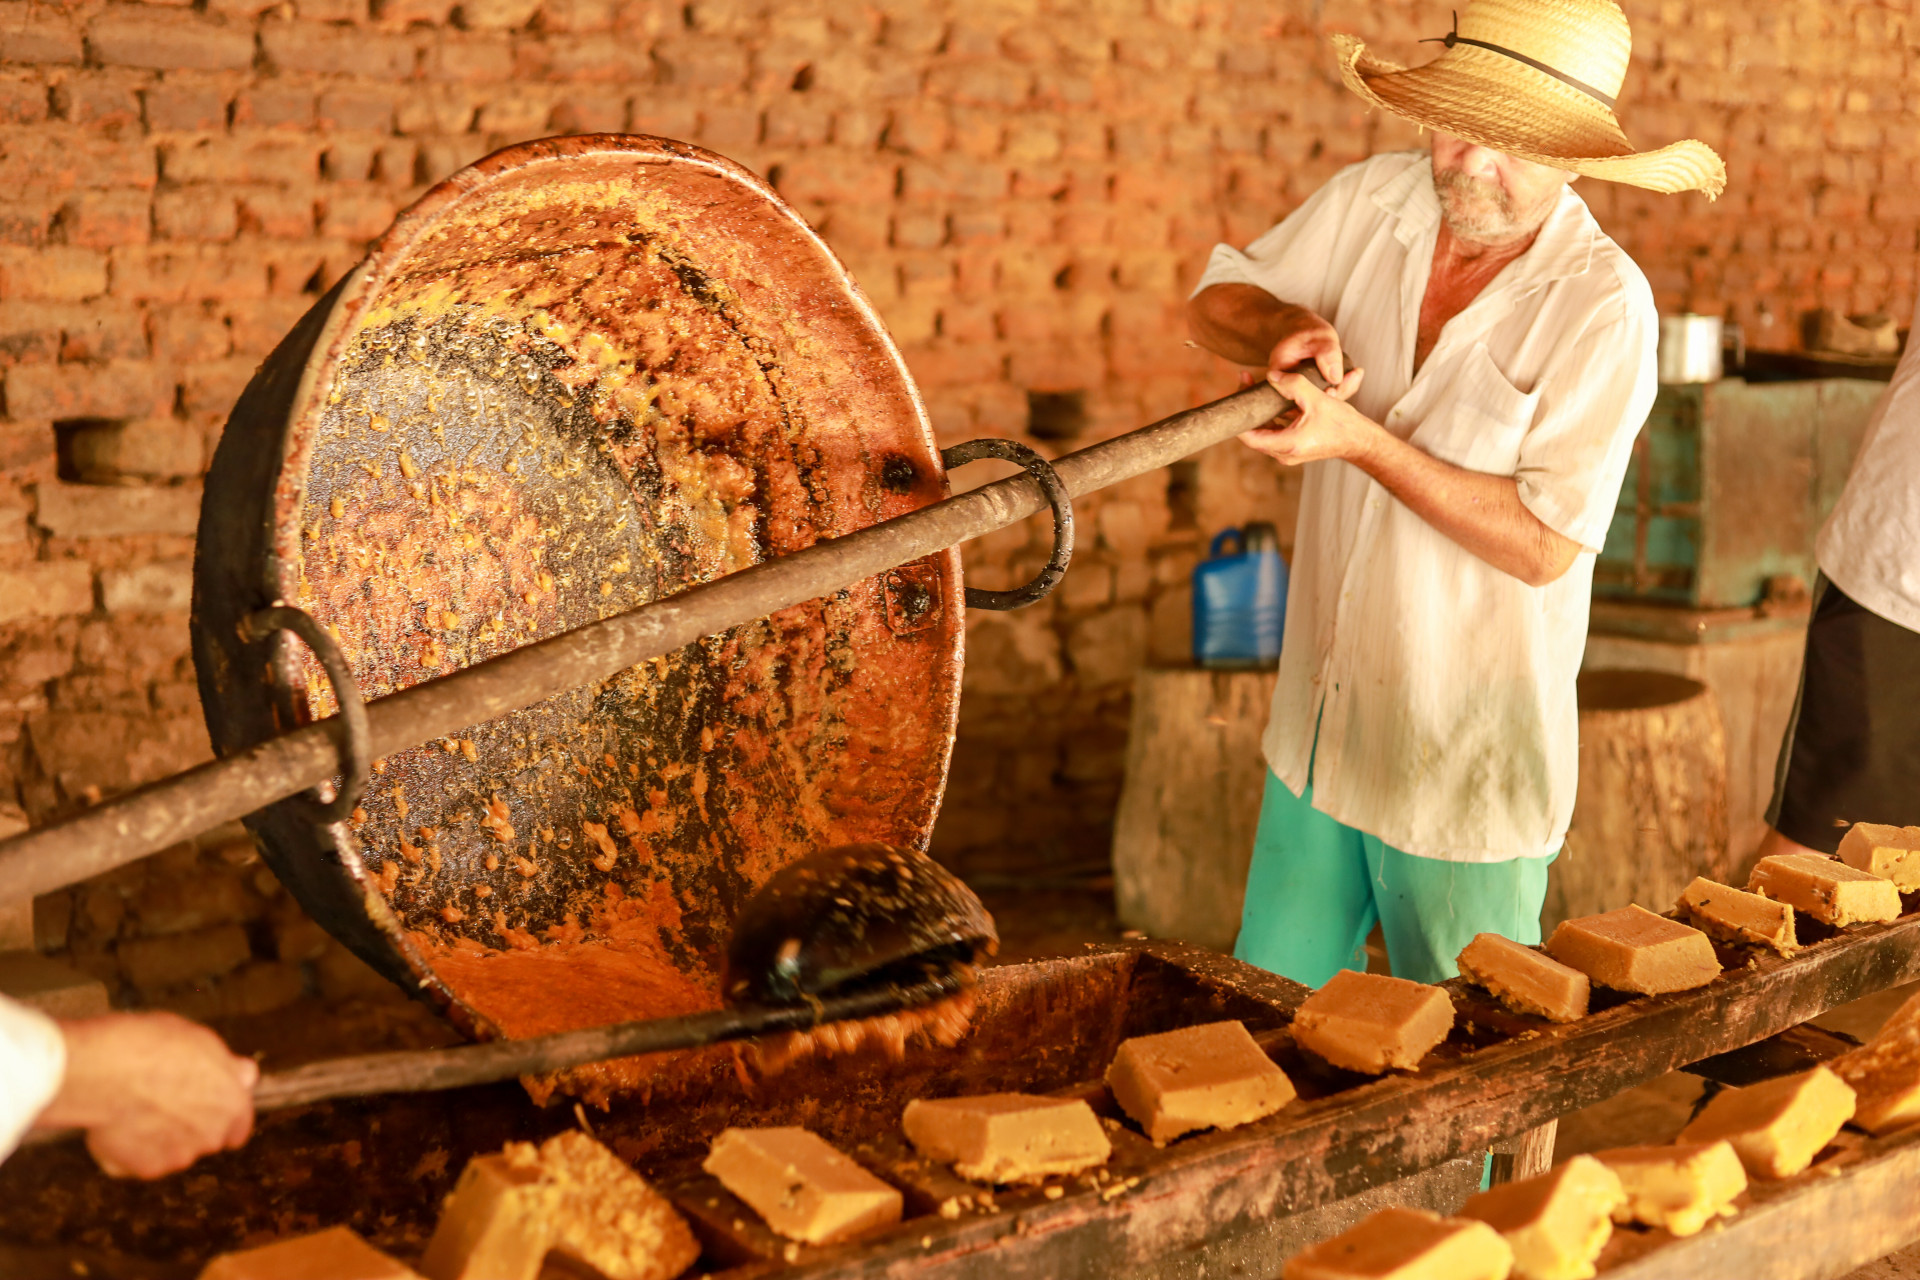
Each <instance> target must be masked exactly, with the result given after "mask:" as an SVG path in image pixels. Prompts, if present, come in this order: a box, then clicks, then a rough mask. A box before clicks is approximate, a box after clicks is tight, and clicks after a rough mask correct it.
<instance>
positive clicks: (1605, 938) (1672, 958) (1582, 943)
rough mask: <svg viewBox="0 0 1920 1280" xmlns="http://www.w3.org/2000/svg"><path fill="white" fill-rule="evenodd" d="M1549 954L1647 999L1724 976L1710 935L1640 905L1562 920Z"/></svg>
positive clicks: (1549, 943)
mask: <svg viewBox="0 0 1920 1280" xmlns="http://www.w3.org/2000/svg"><path fill="white" fill-rule="evenodd" d="M1547 952H1548V954H1550V955H1551V956H1553V958H1554V959H1556V960H1559V961H1561V962H1562V963H1563V964H1569V965H1572V966H1573V967H1574V968H1576V969H1578V970H1580V972H1582V973H1584V974H1586V975H1587V976H1588V977H1589V978H1592V979H1593V980H1594V981H1595V982H1597V983H1599V984H1600V985H1601V986H1603V987H1612V988H1613V989H1614V990H1615V991H1636V992H1639V993H1640V994H1642V995H1659V994H1660V993H1662V992H1666V991H1686V990H1690V989H1691V988H1693V987H1703V986H1705V985H1706V984H1707V983H1709V982H1712V981H1713V980H1714V979H1715V978H1717V977H1719V976H1720V962H1719V961H1718V960H1717V959H1715V958H1714V954H1713V943H1711V942H1709V941H1707V935H1706V934H1704V933H1702V932H1700V931H1699V930H1698V929H1692V928H1689V927H1687V926H1686V925H1684V924H1677V923H1675V922H1674V921H1672V920H1668V919H1666V918H1664V917H1662V916H1657V915H1655V914H1653V912H1651V911H1649V910H1647V909H1646V908H1645V907H1641V906H1631V907H1621V908H1620V909H1619V910H1618V911H1607V912H1604V913H1602V914H1600V915H1597V916H1583V917H1581V918H1580V919H1578V920H1567V921H1563V922H1562V923H1561V925H1560V927H1559V928H1557V929H1555V930H1554V931H1553V936H1552V937H1551V938H1549V939H1547Z"/></svg>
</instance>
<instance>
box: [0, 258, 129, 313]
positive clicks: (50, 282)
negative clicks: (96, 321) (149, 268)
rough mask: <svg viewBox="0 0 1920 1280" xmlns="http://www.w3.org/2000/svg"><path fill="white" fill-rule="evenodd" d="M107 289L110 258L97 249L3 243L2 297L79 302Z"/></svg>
mask: <svg viewBox="0 0 1920 1280" xmlns="http://www.w3.org/2000/svg"><path fill="white" fill-rule="evenodd" d="M106 291H107V258H106V255H105V254H103V253H101V252H100V251H99V250H97V249H80V248H47V249H27V248H21V247H18V246H14V245H0V297H5V298H46V299H49V300H52V301H56V302H78V301H80V300H81V299H83V298H92V297H96V296H98V295H100V294H102V293H105V292H106Z"/></svg>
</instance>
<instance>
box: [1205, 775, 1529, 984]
mask: <svg viewBox="0 0 1920 1280" xmlns="http://www.w3.org/2000/svg"><path fill="white" fill-rule="evenodd" d="M1312 801H1313V788H1312V786H1311V785H1309V786H1308V788H1307V793H1306V795H1304V796H1296V795H1294V794H1293V792H1291V791H1289V790H1288V789H1287V784H1286V783H1284V782H1282V781H1280V779H1278V778H1276V777H1274V776H1273V773H1272V772H1271V771H1268V773H1267V790H1266V796H1265V798H1264V799H1263V800H1262V801H1261V804H1260V826H1259V829H1258V831H1256V832H1255V834H1254V838H1253V865H1252V866H1251V867H1249V868H1248V870H1247V901H1246V905H1245V906H1244V907H1243V908H1242V909H1241V914H1240V940H1239V941H1238V942H1237V943H1235V944H1234V948H1233V954H1234V955H1236V956H1238V957H1239V958H1240V959H1242V960H1245V961H1246V962H1247V963H1249V964H1254V965H1258V966H1260V967H1261V968H1262V969H1266V970H1269V971H1271V972H1273V973H1277V974H1280V975H1281V976H1283V977H1287V978H1292V979H1293V980H1294V981H1295V982H1300V983H1304V984H1306V985H1307V986H1309V987H1316V988H1317V987H1320V986H1322V985H1324V984H1325V983H1326V981H1327V979H1329V978H1331V977H1332V976H1333V975H1334V974H1336V973H1338V972H1339V971H1340V970H1342V969H1365V968H1366V967H1367V962H1366V955H1365V947H1366V941H1367V934H1368V933H1370V932H1371V931H1372V930H1373V926H1374V924H1375V922H1376V921H1377V922H1378V923H1379V925H1380V931H1381V932H1382V933H1383V934H1385V935H1386V939H1387V958H1388V960H1389V961H1390V962H1391V964H1392V966H1393V972H1394V976H1395V977H1400V978H1411V979H1412V980H1413V981H1415V982H1440V981H1442V980H1444V979H1447V978H1451V977H1453V976H1455V974H1456V973H1458V970H1457V969H1456V968H1455V967H1454V959H1455V957H1457V956H1458V955H1459V954H1460V949H1461V948H1462V947H1464V946H1466V945H1467V944H1468V943H1469V942H1471V941H1473V936H1474V935H1475V934H1476V933H1498V934H1502V935H1504V936H1505V937H1509V938H1512V939H1513V940H1514V941H1515V942H1524V943H1527V944H1528V945H1532V944H1533V943H1536V942H1539V941H1540V905H1541V903H1543V902H1544V901H1546V896H1547V864H1548V863H1550V862H1552V861H1553V859H1552V858H1514V859H1511V860H1509V861H1507V862H1443V861H1441V860H1440V859H1438V858H1416V857H1414V856H1413V855H1412V854H1410V853H1402V852H1401V851H1400V850H1398V849H1395V848H1393V847H1392V846H1391V845H1388V844H1384V843H1382V842H1381V841H1380V839H1379V838H1378V837H1376V836H1370V835H1367V834H1366V833H1365V832H1362V831H1356V830H1354V829H1353V828H1352V827H1349V826H1346V825H1345V824H1343V823H1339V822H1335V821H1334V820H1333V819H1332V818H1329V817H1328V816H1327V815H1326V814H1324V813H1321V812H1320V811H1319V810H1318V809H1316V808H1314V807H1313V803H1312Z"/></svg>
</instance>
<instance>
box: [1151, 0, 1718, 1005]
mask: <svg viewBox="0 0 1920 1280" xmlns="http://www.w3.org/2000/svg"><path fill="white" fill-rule="evenodd" d="M1440 42H1441V43H1442V44H1444V45H1445V46H1446V49H1445V52H1443V53H1442V55H1441V56H1440V57H1439V58H1438V59H1437V60H1435V61H1434V62H1432V63H1429V64H1427V65H1425V66H1422V67H1419V68H1416V69H1414V70H1403V69H1401V68H1399V67H1397V66H1394V65H1393V64H1390V63H1385V62H1381V61H1379V60H1378V59H1375V58H1373V57H1371V56H1370V55H1368V53H1367V51H1366V48H1365V46H1364V45H1363V44H1361V43H1360V42H1359V41H1358V40H1355V39H1353V38H1351V37H1345V36H1337V37H1335V38H1334V46H1335V52H1336V54H1337V56H1338V58H1339V62H1340V67H1341V71H1342V73H1343V75H1344V77H1345V79H1346V83H1347V85H1348V86H1349V87H1350V88H1352V89H1353V90H1354V91H1355V92H1356V93H1358V94H1360V95H1361V96H1362V97H1363V98H1365V99H1367V100H1368V101H1369V102H1371V103H1372V104H1374V105H1375V106H1378V107H1382V108H1385V109H1386V110H1389V111H1392V112H1395V113H1396V114H1399V115H1402V116H1405V117H1406V118H1408V119H1411V120H1413V121H1415V122H1417V123H1418V124H1420V125H1422V126H1423V127H1425V128H1426V129H1428V130H1431V131H1432V143H1431V149H1430V152H1427V153H1421V152H1410V153H1400V154H1391V155H1380V156H1375V157H1374V158H1373V159H1371V160H1367V161H1365V162H1363V163H1361V164H1357V165H1354V166H1352V167H1351V168H1348V169H1346V170H1344V171H1343V172H1341V173H1339V174H1338V175H1336V176H1335V177H1334V178H1333V180H1332V181H1331V182H1329V183H1328V184H1327V186H1326V187H1324V188H1323V189H1321V190H1320V191H1319V192H1317V193H1316V194H1314V195H1313V196H1312V197H1311V198H1310V199H1309V200H1307V202H1306V203H1305V204H1303V205H1302V206H1301V207H1300V208H1299V209H1298V210H1296V211H1295V212H1294V213H1293V214H1292V215H1291V216H1290V217H1288V218H1287V220H1286V221H1284V222H1282V223H1281V224H1280V225H1279V226H1277V227H1275V228H1273V229H1272V230H1271V231H1269V232H1267V233H1266V234H1265V235H1263V236H1261V237H1260V238H1259V239H1257V240H1255V241H1254V242H1253V243H1252V244H1251V245H1249V246H1248V247H1247V248H1246V249H1245V251H1240V250H1236V249H1233V248H1231V247H1228V246H1226V245H1222V246H1219V247H1218V248H1216V249H1215V250H1214V253H1213V257H1212V260H1211V261H1210V262H1209V264H1208V266H1207V270H1206V273H1205V275H1204V276H1203V277H1202V278H1201V280H1200V283H1199V285H1198V287H1197V288H1196V289H1195V291H1194V295H1193V297H1192V300H1191V301H1190V303H1189V318H1190V323H1191V327H1192V331H1193V334H1194V336H1195V337H1196V338H1197V339H1198V340H1199V341H1200V342H1201V343H1202V344H1203V345H1205V346H1206V347H1208V348H1210V349H1211V350H1213V351H1215V352H1217V353H1219V354H1220V355H1223V356H1225V357H1227V358H1228V359H1230V360H1234V361H1237V362H1239V363H1241V364H1246V365H1253V366H1258V367H1264V368H1265V369H1267V370H1268V375H1267V376H1268V377H1269V378H1270V380H1271V381H1272V382H1273V384H1274V385H1275V386H1276V387H1277V388H1278V389H1279V390H1280V391H1281V392H1282V393H1283V394H1284V395H1286V396H1287V397H1288V399H1290V400H1291V401H1292V402H1293V404H1294V405H1295V406H1296V408H1295V409H1293V410H1291V411H1290V412H1289V413H1288V414H1287V415H1286V416H1285V417H1283V418H1282V419H1281V420H1280V421H1279V422H1278V423H1276V424H1275V425H1274V426H1271V427H1267V428H1263V429H1261V430H1259V431H1255V432H1252V433H1250V434H1249V435H1248V436H1247V437H1245V439H1246V442H1247V443H1248V444H1250V445H1252V446H1253V447H1254V448H1256V449H1259V450H1261V451H1262V452H1264V453H1267V454H1269V455H1271V456H1272V457H1273V458H1275V459H1277V460H1278V461H1279V462H1280V463H1281V464H1282V465H1287V466H1296V465H1297V466H1302V467H1303V468H1304V475H1303V487H1302V496H1301V507H1300V519H1299V526H1298V531H1297V534H1296V537H1295V564H1294V567H1293V579H1292V587H1291V590H1290V592H1289V598H1288V605H1287V625H1286V644H1285V649H1284V651H1283V652H1282V654H1281V658H1280V674H1279V682H1278V685H1277V687H1276V688H1275V690H1274V697H1273V709H1272V714H1271V719H1270V721H1269V724H1268V727H1267V731H1266V735H1265V738H1264V740H1263V748H1264V752H1265V755H1266V759H1267V763H1268V766H1269V774H1268V777H1267V789H1266V797H1265V801H1264V803H1263V806H1262V809H1261V814H1260V825H1259V829H1258V834H1257V836H1256V840H1255V849H1254V857H1253V864H1252V868H1251V870H1250V872H1249V875H1248V880H1247V896H1246V906H1245V909H1244V913H1243V918H1242V924H1241V932H1240V940H1239V943H1238V946H1237V948H1236V950H1237V954H1239V955H1240V956H1241V957H1242V958H1243V959H1246V960H1249V961H1251V962H1252V963H1254V964H1258V965H1261V966H1263V967H1265V968H1268V969H1271V970H1274V971H1277V972H1279V973H1282V974H1285V975H1287V976H1288V977H1291V978H1295V979H1297V980H1299V981H1301V982H1304V983H1307V984H1309V985H1312V986H1318V985H1320V984H1321V983H1324V982H1325V981H1326V980H1327V979H1328V978H1329V977H1331V976H1332V975H1333V974H1334V973H1335V972H1336V971H1338V970H1339V969H1342V968H1345V967H1349V966H1355V965H1359V964H1360V963H1361V961H1360V949H1361V947H1362V944H1363V943H1364V940H1365V938H1366V936H1367V934H1368V932H1369V931H1370V930H1371V928H1372V926H1373V925H1374V923H1375V922H1376V921H1377V922H1378V923H1379V924H1380V926H1381V928H1382V931H1383V932H1384V934H1385V937H1386V942H1387V951H1388V956H1389V959H1390V961H1391V964H1392V968H1393V971H1394V973H1396V974H1398V975H1400V976H1402V977H1408V978H1414V979H1417V980H1420V981H1427V982H1431V981H1438V980H1440V979H1442V978H1446V977H1449V976H1451V975H1453V974H1454V972H1455V967H1454V959H1455V957H1456V956H1457V955H1458V954H1459V951H1460V949H1461V947H1463V946H1464V945H1465V944H1466V943H1467V942H1469V941H1471V939H1472V938H1473V936H1474V935H1475V934H1476V933H1480V932H1494V933H1500V934H1504V935H1506V936H1507V937H1511V938H1514V939H1516V940H1519V941H1522V942H1537V941H1538V940H1539V937H1540V924H1539V914H1540V906H1541V902H1542V900H1543V898H1544V896H1545V892H1546V868H1547V864H1548V863H1549V862H1550V861H1551V860H1552V858H1553V857H1554V855H1555V854H1556V853H1557V852H1558V850H1559V848H1560V845H1561V841H1562V839H1563V837H1564V836H1565V834H1566V829H1567V823H1568V820H1569V818H1570V817H1571V814H1572V809H1573V792H1574V784H1575V777H1576V750H1577V741H1576V735H1577V726H1578V721H1577V711H1576V706H1575V702H1574V677H1575V674H1576V672H1577V671H1578V669H1579V666H1580V658H1581V654H1582V651H1583V649H1584V646H1585V643H1586V629H1587V604H1588V598H1589V595H1590V593H1591V583H1592V575H1593V559H1594V555H1595V553H1596V552H1597V550H1598V548H1599V547H1600V544H1601V542H1602V540H1603V538H1604V536H1605V533H1606V529H1607V525H1608V523H1609V521H1610V520H1611V518H1612V514H1613V509H1614V504H1615V501H1616V498H1617V496H1618V492H1619V488H1620V481H1621V477H1622V475H1623V474H1624V472H1625V468H1626V464H1627V459H1628V455H1629V451H1630V449H1631V447H1632V444H1633V439H1634V436H1635V435H1636V433H1637V432H1638V431H1639V428H1640V426H1641V423H1642V422H1643V421H1644V419H1645V417H1646V414H1647V410H1648V408H1649V407H1650V405H1651V403H1652V400H1653V394H1654V348H1655V342H1656V338H1657V332H1658V320H1657V316H1656V314H1655V311H1654V306H1653V298H1652V295H1651V293H1650V291H1649V289H1648V287H1647V283H1646V280H1645V279H1644V277H1643V276H1642V275H1641V273H1640V271H1639V270H1638V269H1637V268H1636V267H1635V266H1634V264H1633V262H1632V261H1631V260H1630V259H1629V258H1628V257H1627V255H1626V254H1625V253H1624V252H1622V251H1621V249H1620V248H1619V247H1618V246H1617V245H1615V244H1614V243H1613V242H1612V241H1611V240H1609V239H1608V238H1607V237H1606V235H1604V234H1603V233H1602V232H1601V230H1600V228H1599V227H1598V225H1596V224H1595V222H1594V220H1593V218H1592V216H1591V215H1590V214H1589V213H1588V211H1587V207H1586V205H1585V204H1584V203H1583V202H1582V201H1581V200H1580V198H1579V197H1578V196H1576V195H1575V194H1574V193H1573V192H1572V190H1571V189H1570V187H1569V182H1570V181H1571V179H1573V178H1574V177H1575V176H1576V175H1587V176H1592V177H1598V178H1603V179H1608V180H1612V181H1617V182H1624V183H1631V184H1635V185H1639V186H1643V187H1649V188H1653V189H1657V190H1661V191H1680V190H1688V189H1698V190H1702V191H1705V192H1707V193H1708V194H1709V195H1717V194H1718V192H1719V190H1720V189H1721V187H1722V186H1723V185H1724V182H1725V178H1724V169H1723V167H1722V166H1721V164H1720V161H1719V158H1718V157H1717V156H1715V155H1714V154H1713V152H1712V151H1711V150H1709V149H1708V148H1707V147H1706V146H1705V145H1704V144H1702V143H1699V142H1683V143H1678V144H1675V145H1673V146H1670V147H1666V148H1663V149H1662V150H1660V151H1656V152H1650V153H1635V152H1634V150H1633V148H1632V146H1631V145H1630V144H1629V143H1628V142H1627V140H1626V138H1625V136H1624V134H1623V133H1622V132H1621V130H1620V127H1619V124H1618V122H1617V121H1616V120H1615V118H1614V115H1613V111H1612V107H1613V95H1614V94H1615V93H1617V92H1618V90H1619V86H1620V83H1621V80H1622V78H1623V76H1624V75H1625V71H1626V65H1627V56H1628V50H1629V47H1630V43H1631V37H1630V35H1629V33H1628V30H1627V22H1626V18H1625V17H1624V16H1623V15H1622V14H1621V12H1620V10H1619V8H1618V7H1617V6H1616V5H1615V4H1613V3H1612V0H1539V2H1536V3H1531V4H1528V5H1524V6H1522V5H1518V4H1515V3H1512V0H1476V2H1475V3H1472V4H1469V5H1468V6H1467V7H1466V8H1464V9H1462V10H1461V11H1460V13H1459V15H1458V26H1457V29H1456V30H1455V31H1454V32H1453V33H1452V34H1451V35H1448V36H1446V37H1444V38H1442V39H1441V41H1440ZM1306 367H1311V368H1313V369H1315V370H1317V371H1318V373H1319V374H1320V376H1321V378H1323V379H1324V381H1325V384H1326V389H1325V390H1321V389H1319V388H1318V387H1316V385H1315V384H1314V383H1313V382H1311V381H1310V380H1309V379H1308V378H1307V377H1306V376H1304V374H1303V372H1302V370H1303V369H1304V368H1306Z"/></svg>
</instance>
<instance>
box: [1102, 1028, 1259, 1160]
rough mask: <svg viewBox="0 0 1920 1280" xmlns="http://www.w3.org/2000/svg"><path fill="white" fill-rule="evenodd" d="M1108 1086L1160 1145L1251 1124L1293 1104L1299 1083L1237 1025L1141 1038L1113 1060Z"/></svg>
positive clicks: (1122, 1107)
mask: <svg viewBox="0 0 1920 1280" xmlns="http://www.w3.org/2000/svg"><path fill="white" fill-rule="evenodd" d="M1107 1088H1108V1089H1110V1090H1111V1091H1112V1092H1113V1100H1114V1101H1115V1102H1117V1103H1119V1104H1120V1109H1121V1110H1122V1111H1125V1112H1126V1113H1127V1114H1128V1115H1129V1116H1132V1117H1133V1119H1134V1121H1135V1122H1136V1123H1138V1124H1139V1126H1140V1127H1141V1128H1142V1129H1143V1130H1145V1131H1146V1135H1147V1137H1149V1138H1151V1139H1153V1141H1154V1142H1156V1143H1166V1142H1170V1141H1172V1140H1173V1139H1174V1138H1177V1137H1179V1136H1180V1135H1181V1134H1183V1133H1191V1132H1193V1131H1194V1130H1195V1129H1231V1128H1233V1127H1234V1126H1235V1125H1242V1124H1248V1123H1251V1122H1252V1121H1255V1120H1258V1119H1260V1118H1261V1117H1262V1116H1269V1115H1272V1114H1273V1113H1274V1112H1276V1111H1278V1110H1279V1109H1280V1108H1282V1107H1284V1106H1286V1105H1287V1104H1288V1103H1289V1102H1292V1101H1293V1098H1294V1090H1293V1081H1291V1080H1289V1079H1287V1076H1286V1073H1285V1072H1284V1071H1282V1070H1280V1068H1279V1067H1277V1066H1275V1065H1274V1062H1273V1059H1271V1058H1269V1057H1268V1056H1267V1055H1266V1054H1264V1053H1262V1052H1261V1051H1260V1046H1259V1045H1257V1044H1255V1043H1254V1042H1253V1037H1252V1036H1251V1035H1248V1034H1247V1029H1246V1027H1244V1026H1242V1025H1241V1024H1240V1023H1238V1022H1207V1023H1202V1024H1201V1025H1199V1026H1197V1027H1182V1028H1180V1029H1179V1030H1178V1031H1165V1032H1162V1033H1160V1034H1159V1035H1152V1036H1135V1037H1134V1038H1133V1039H1131V1040H1128V1041H1126V1042H1125V1043H1123V1044H1122V1045H1121V1046H1120V1051H1119V1052H1118V1053H1116V1054H1114V1055H1113V1062H1112V1063H1111V1064H1109V1065H1108V1067H1107Z"/></svg>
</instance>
